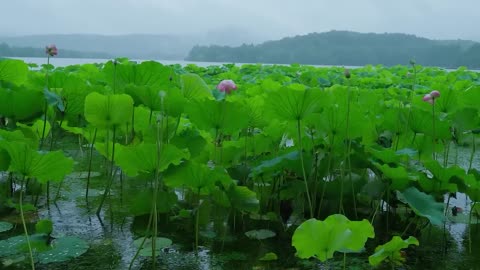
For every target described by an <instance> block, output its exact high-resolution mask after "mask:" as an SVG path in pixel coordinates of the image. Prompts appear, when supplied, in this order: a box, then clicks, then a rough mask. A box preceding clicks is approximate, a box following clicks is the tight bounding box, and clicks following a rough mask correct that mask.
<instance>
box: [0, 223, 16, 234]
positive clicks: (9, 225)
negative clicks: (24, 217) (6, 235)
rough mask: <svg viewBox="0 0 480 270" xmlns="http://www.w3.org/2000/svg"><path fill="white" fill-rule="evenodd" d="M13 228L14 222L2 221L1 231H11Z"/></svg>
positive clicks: (0, 224)
mask: <svg viewBox="0 0 480 270" xmlns="http://www.w3.org/2000/svg"><path fill="white" fill-rule="evenodd" d="M12 228H13V224H12V223H8V222H5V221H0V233H2V232H6V231H9V230H11V229H12Z"/></svg>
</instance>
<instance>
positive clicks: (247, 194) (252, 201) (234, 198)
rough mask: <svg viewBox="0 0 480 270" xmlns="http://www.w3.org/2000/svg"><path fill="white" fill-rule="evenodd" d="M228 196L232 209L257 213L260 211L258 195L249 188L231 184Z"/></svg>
mask: <svg viewBox="0 0 480 270" xmlns="http://www.w3.org/2000/svg"><path fill="white" fill-rule="evenodd" d="M226 194H227V196H228V198H229V200H230V204H231V205H232V207H233V208H235V209H237V210H240V211H246V212H251V213H256V212H258V210H259V209H260V203H259V201H258V199H257V194H256V193H255V192H254V191H252V190H250V189H248V187H245V186H237V185H235V184H231V185H230V187H229V189H228V190H227V191H226Z"/></svg>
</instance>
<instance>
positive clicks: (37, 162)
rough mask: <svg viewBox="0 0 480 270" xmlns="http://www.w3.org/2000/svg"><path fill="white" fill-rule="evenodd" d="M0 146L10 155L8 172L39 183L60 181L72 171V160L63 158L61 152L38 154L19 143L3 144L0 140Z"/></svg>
mask: <svg viewBox="0 0 480 270" xmlns="http://www.w3.org/2000/svg"><path fill="white" fill-rule="evenodd" d="M0 146H1V147H3V148H4V149H6V150H7V151H8V153H9V155H10V158H11V163H10V167H9V170H10V171H11V172H18V173H21V174H23V175H25V176H27V177H32V178H36V179H37V180H38V181H39V182H40V183H46V182H47V181H57V182H60V181H62V180H63V179H64V178H65V176H66V175H67V174H68V173H70V172H71V171H72V169H73V160H72V159H71V158H67V157H65V155H64V153H63V152H62V151H51V152H47V153H40V152H37V151H36V150H33V149H31V147H30V146H29V145H27V144H26V143H21V142H8V143H5V142H3V141H1V140H0Z"/></svg>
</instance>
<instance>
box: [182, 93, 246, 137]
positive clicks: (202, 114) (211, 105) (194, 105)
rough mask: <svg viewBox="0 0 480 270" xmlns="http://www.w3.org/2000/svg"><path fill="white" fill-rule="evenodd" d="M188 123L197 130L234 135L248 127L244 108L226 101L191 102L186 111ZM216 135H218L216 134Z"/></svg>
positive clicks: (236, 103)
mask: <svg viewBox="0 0 480 270" xmlns="http://www.w3.org/2000/svg"><path fill="white" fill-rule="evenodd" d="M186 112H187V114H188V116H189V118H190V121H191V122H192V123H193V124H195V125H196V126H197V127H198V128H199V129H203V130H206V131H213V132H214V134H217V133H218V132H222V133H225V134H234V133H237V132H239V131H240V130H241V129H243V128H246V127H247V125H248V121H249V119H248V117H247V113H246V111H245V108H244V107H243V106H242V103H240V102H230V101H226V100H222V101H216V100H202V101H195V100H194V101H191V104H190V105H189V106H188V107H187V110H186ZM217 135H218V134H217Z"/></svg>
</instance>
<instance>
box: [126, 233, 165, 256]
mask: <svg viewBox="0 0 480 270" xmlns="http://www.w3.org/2000/svg"><path fill="white" fill-rule="evenodd" d="M152 242H153V241H152V238H147V239H145V237H141V238H138V239H137V240H135V241H134V242H133V243H134V244H135V246H136V247H140V246H142V243H143V246H142V249H141V250H140V253H139V255H140V256H143V257H149V256H152V248H153V246H152ZM171 245H172V240H170V239H168V238H164V237H156V238H155V251H156V252H155V254H157V256H158V255H160V252H161V251H162V249H164V248H166V247H169V246H171Z"/></svg>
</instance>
